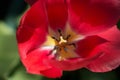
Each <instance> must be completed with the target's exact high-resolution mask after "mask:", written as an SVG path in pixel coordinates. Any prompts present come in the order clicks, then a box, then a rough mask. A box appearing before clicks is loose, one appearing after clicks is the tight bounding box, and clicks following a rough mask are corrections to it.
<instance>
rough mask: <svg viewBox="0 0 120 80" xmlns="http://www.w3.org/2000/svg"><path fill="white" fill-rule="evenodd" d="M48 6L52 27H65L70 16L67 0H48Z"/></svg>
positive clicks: (56, 28) (55, 28)
mask: <svg viewBox="0 0 120 80" xmlns="http://www.w3.org/2000/svg"><path fill="white" fill-rule="evenodd" d="M46 8H47V15H48V20H49V25H50V27H51V28H52V29H54V30H58V29H63V28H64V27H65V25H66V21H67V18H68V11H67V5H66V3H65V0H47V1H46Z"/></svg>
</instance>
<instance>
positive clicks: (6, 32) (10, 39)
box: [0, 22, 19, 77]
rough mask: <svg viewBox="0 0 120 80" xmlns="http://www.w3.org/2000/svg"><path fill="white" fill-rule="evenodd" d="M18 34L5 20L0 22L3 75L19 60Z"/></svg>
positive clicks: (0, 51)
mask: <svg viewBox="0 0 120 80" xmlns="http://www.w3.org/2000/svg"><path fill="white" fill-rule="evenodd" d="M16 43H17V42H16V34H15V32H14V31H13V30H12V29H11V28H9V26H7V25H6V24H5V23H4V22H0V76H1V77H3V76H5V75H7V73H9V71H10V70H11V69H12V68H14V66H15V65H16V64H17V63H18V61H19V56H18V51H17V44H16Z"/></svg>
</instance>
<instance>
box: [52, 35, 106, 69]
mask: <svg viewBox="0 0 120 80" xmlns="http://www.w3.org/2000/svg"><path fill="white" fill-rule="evenodd" d="M105 42H106V40H105V39H103V38H100V37H98V36H89V37H86V38H85V39H83V40H80V41H79V42H78V43H76V48H77V49H76V53H77V54H78V55H79V57H78V58H74V59H67V60H64V61H56V60H54V59H52V60H51V61H50V63H51V64H52V65H54V66H55V67H58V68H60V69H62V70H76V69H80V68H82V67H84V66H86V65H88V64H89V63H90V62H92V61H94V60H95V59H97V58H98V57H99V56H100V55H102V53H100V52H98V53H94V52H93V50H94V49H95V48H96V47H97V46H99V45H100V44H103V43H105Z"/></svg>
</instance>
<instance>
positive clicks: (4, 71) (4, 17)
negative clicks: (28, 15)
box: [0, 0, 120, 80]
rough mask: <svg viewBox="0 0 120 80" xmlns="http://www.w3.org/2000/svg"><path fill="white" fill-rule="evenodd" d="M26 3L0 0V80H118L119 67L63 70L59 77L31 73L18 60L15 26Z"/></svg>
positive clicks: (18, 0) (119, 77)
mask: <svg viewBox="0 0 120 80" xmlns="http://www.w3.org/2000/svg"><path fill="white" fill-rule="evenodd" d="M27 7H28V5H27V4H26V3H25V2H24V1H23V0H0V80H120V76H119V75H120V68H117V69H115V70H113V71H111V72H107V73H92V72H90V71H88V70H86V69H80V70H77V71H71V72H64V73H63V76H62V77H61V78H59V79H49V78H45V77H42V76H38V75H31V74H28V73H27V72H26V71H25V68H24V67H23V65H22V64H21V62H20V60H19V55H18V51H17V44H16V37H15V36H16V34H15V33H16V28H17V25H18V23H19V18H20V17H21V15H22V14H23V13H24V11H25V10H26V9H27Z"/></svg>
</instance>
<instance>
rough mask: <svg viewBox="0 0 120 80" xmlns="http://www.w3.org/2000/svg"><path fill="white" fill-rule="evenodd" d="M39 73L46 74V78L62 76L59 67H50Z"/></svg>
mask: <svg viewBox="0 0 120 80" xmlns="http://www.w3.org/2000/svg"><path fill="white" fill-rule="evenodd" d="M41 74H43V75H45V76H47V77H48V78H60V77H61V76H62V71H61V69H59V68H55V67H53V68H51V69H48V70H45V71H41Z"/></svg>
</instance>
